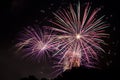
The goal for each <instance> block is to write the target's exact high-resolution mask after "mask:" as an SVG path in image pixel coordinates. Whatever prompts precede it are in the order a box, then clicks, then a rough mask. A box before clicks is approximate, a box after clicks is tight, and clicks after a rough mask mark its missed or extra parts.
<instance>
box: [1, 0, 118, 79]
mask: <svg viewBox="0 0 120 80" xmlns="http://www.w3.org/2000/svg"><path fill="white" fill-rule="evenodd" d="M1 1H2V2H0V3H1V6H2V9H1V10H0V80H19V79H20V78H22V77H28V76H29V75H34V76H35V77H37V78H38V79H40V78H42V77H47V78H48V77H49V74H50V73H51V72H52V69H51V68H50V67H49V64H47V63H46V64H43V63H41V64H40V63H37V62H35V61H31V60H26V59H22V58H21V56H18V55H17V54H16V53H14V52H15V50H14V45H15V42H16V38H17V35H18V33H19V32H20V31H21V30H22V29H23V28H24V27H27V26H29V25H32V24H39V25H44V24H46V23H47V22H46V21H47V20H48V19H50V18H51V17H52V13H53V12H55V11H57V10H59V8H61V7H65V6H68V5H69V3H73V4H74V3H77V2H78V0H1ZM85 2H92V4H93V6H95V7H102V12H101V13H102V14H105V15H106V18H107V21H108V23H110V27H109V28H108V29H107V32H108V33H109V34H110V37H109V38H108V40H106V41H107V42H108V44H109V46H108V49H109V50H106V51H108V52H107V53H108V55H107V56H109V58H108V59H104V60H105V61H107V62H106V63H105V65H106V67H105V69H104V71H106V72H107V74H108V76H107V77H109V75H110V76H113V78H115V77H118V76H117V75H118V74H119V73H117V72H119V68H120V66H119V65H120V62H119V61H120V54H119V53H120V52H119V51H120V49H119V48H120V42H119V37H120V35H119V34H120V22H119V18H120V13H119V11H120V9H119V7H120V6H119V2H118V0H116V1H115V0H81V4H84V3H85ZM104 60H103V61H102V62H103V63H104ZM82 70H83V69H82ZM78 71H79V70H78ZM104 71H103V72H101V74H104ZM85 72H87V69H85V70H83V73H84V75H83V76H85V75H86V73H85ZM78 73H79V72H78ZM78 73H77V72H76V73H74V74H77V75H78ZM89 74H93V75H94V73H89ZM87 75H88V74H87ZM114 75H115V76H114Z"/></svg>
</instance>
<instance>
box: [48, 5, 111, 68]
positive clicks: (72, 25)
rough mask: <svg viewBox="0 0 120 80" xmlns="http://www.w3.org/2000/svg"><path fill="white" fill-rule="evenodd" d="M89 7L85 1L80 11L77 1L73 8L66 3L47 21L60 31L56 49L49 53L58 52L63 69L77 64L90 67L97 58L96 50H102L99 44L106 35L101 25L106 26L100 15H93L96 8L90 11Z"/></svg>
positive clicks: (95, 12)
mask: <svg viewBox="0 0 120 80" xmlns="http://www.w3.org/2000/svg"><path fill="white" fill-rule="evenodd" d="M90 8H91V7H90V5H89V3H88V4H87V5H86V7H85V8H84V13H83V12H82V11H81V8H80V3H79V4H78V6H77V9H74V8H73V6H72V5H71V4H70V7H69V9H62V10H59V11H57V12H56V13H54V15H55V20H54V21H52V20H51V21H50V22H51V23H53V24H54V25H56V26H57V27H52V28H51V29H52V30H54V31H56V32H58V33H60V34H58V35H57V34H56V38H57V39H58V43H59V46H60V48H59V50H58V52H57V53H55V54H54V55H53V56H56V55H58V54H61V56H62V58H61V59H60V61H59V63H60V64H63V69H64V70H67V69H71V68H72V67H80V65H84V66H91V65H90V64H92V63H94V61H93V59H94V60H98V55H100V53H98V51H103V52H104V50H103V49H102V48H101V46H100V44H105V42H104V40H102V38H104V37H106V36H108V34H105V33H104V28H106V27H108V26H109V25H108V24H105V22H103V18H104V16H102V17H99V18H97V15H96V14H97V13H98V12H99V11H100V8H97V9H94V10H93V11H91V9H90ZM82 13H83V14H82Z"/></svg>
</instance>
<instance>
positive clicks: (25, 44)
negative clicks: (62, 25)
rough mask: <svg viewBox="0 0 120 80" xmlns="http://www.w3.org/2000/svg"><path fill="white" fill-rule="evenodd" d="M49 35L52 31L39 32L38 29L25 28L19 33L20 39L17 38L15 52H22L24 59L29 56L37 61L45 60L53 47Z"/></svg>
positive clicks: (51, 38)
mask: <svg viewBox="0 0 120 80" xmlns="http://www.w3.org/2000/svg"><path fill="white" fill-rule="evenodd" d="M48 32H49V35H48ZM51 33H52V31H45V30H41V29H40V28H38V27H35V28H33V27H28V28H25V29H24V31H23V32H22V33H21V36H22V37H20V38H19V43H17V44H16V47H17V48H18V50H17V51H24V57H28V56H31V57H33V58H35V59H37V60H38V61H40V60H41V59H44V60H45V58H46V56H50V54H49V52H50V51H53V49H54V47H55V45H54V42H53V39H54V38H53V37H52V36H51V35H50V34H51Z"/></svg>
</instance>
